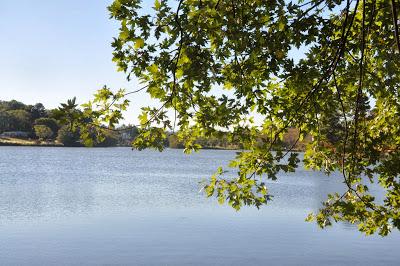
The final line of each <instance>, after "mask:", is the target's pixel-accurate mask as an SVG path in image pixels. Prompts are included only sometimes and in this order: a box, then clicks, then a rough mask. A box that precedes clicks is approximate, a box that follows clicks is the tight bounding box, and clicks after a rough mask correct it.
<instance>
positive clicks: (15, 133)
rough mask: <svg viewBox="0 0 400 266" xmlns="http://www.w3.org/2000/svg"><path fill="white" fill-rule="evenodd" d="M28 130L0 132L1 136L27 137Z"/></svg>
mask: <svg viewBox="0 0 400 266" xmlns="http://www.w3.org/2000/svg"><path fill="white" fill-rule="evenodd" d="M29 136H30V134H29V132H25V131H7V132H3V133H2V134H0V137H3V138H29Z"/></svg>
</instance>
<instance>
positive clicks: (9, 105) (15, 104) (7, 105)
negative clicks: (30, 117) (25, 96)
mask: <svg viewBox="0 0 400 266" xmlns="http://www.w3.org/2000/svg"><path fill="white" fill-rule="evenodd" d="M26 107H27V106H26V105H25V104H23V103H21V102H19V101H16V100H11V101H0V110H5V111H9V110H25V109H26Z"/></svg>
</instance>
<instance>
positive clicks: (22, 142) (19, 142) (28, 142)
mask: <svg viewBox="0 0 400 266" xmlns="http://www.w3.org/2000/svg"><path fill="white" fill-rule="evenodd" d="M0 146H43V147H62V146H63V145H62V144H61V143H57V142H54V141H39V140H32V139H20V138H9V137H0Z"/></svg>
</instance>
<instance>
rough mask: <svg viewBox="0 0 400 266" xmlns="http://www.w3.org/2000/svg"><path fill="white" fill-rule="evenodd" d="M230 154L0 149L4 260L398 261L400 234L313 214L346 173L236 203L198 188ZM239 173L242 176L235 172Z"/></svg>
mask: <svg viewBox="0 0 400 266" xmlns="http://www.w3.org/2000/svg"><path fill="white" fill-rule="evenodd" d="M234 155H235V154H234V152H232V151H211V150H206V151H202V152H200V153H199V154H194V155H191V156H186V155H183V153H182V151H180V150H167V151H166V152H163V153H158V152H154V151H144V152H138V151H131V150H130V149H129V148H110V149H84V148H75V149H68V148H29V147H26V148H22V147H0V235H1V236H2V237H1V238H0V264H38V265H40V264H59V263H60V262H63V263H65V264H156V265H159V264H171V265H177V264H224V265H232V264H237V265H241V264H244V263H246V264H263V265H265V264H266V263H271V264H293V265H299V264H303V265H319V264H321V263H323V264H331V265H343V264H348V265H357V264H359V265H380V264H381V265H388V264H389V265H390V264H392V265H395V264H396V262H397V261H398V260H399V259H400V255H399V254H398V252H396V250H397V248H398V244H399V243H400V242H399V240H400V235H399V233H398V232H395V233H394V234H392V235H391V236H390V237H387V238H384V239H382V238H380V237H376V236H374V237H368V238H366V237H364V236H362V235H361V234H360V233H358V232H357V231H356V230H355V229H354V227H355V226H354V225H351V224H343V223H342V224H339V225H335V226H334V227H333V228H331V229H329V230H324V231H321V230H319V229H318V228H317V227H316V225H315V224H309V223H305V222H304V218H305V216H306V214H307V213H308V212H310V211H312V210H315V209H318V207H319V206H320V203H321V201H323V200H324V199H325V198H326V195H327V193H331V192H337V191H342V190H343V189H344V185H343V184H342V183H341V178H340V176H339V175H331V176H325V175H323V174H321V173H315V172H309V171H305V170H299V171H298V172H297V173H296V174H290V175H289V174H287V175H281V176H280V178H279V180H278V181H277V182H273V181H268V186H269V190H270V191H271V193H272V194H273V195H274V200H273V201H272V202H271V203H270V204H269V206H266V207H263V208H262V209H261V210H259V211H258V210H255V209H251V208H245V209H243V210H242V211H240V212H235V211H233V210H232V209H231V208H228V207H226V206H218V205H217V204H216V202H215V200H214V199H206V198H205V197H204V195H202V194H200V193H199V182H200V181H201V180H202V179H203V178H207V177H209V176H210V175H211V174H212V173H214V172H215V170H216V168H217V167H218V166H219V165H226V164H227V162H228V161H229V159H231V158H233V157H234ZM230 174H232V175H233V174H234V173H230Z"/></svg>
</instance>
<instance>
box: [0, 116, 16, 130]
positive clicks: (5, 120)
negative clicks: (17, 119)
mask: <svg viewBox="0 0 400 266" xmlns="http://www.w3.org/2000/svg"><path fill="white" fill-rule="evenodd" d="M12 123H13V117H12V116H11V115H10V114H9V113H8V112H6V111H0V133H2V132H4V131H10V130H11V127H12Z"/></svg>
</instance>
